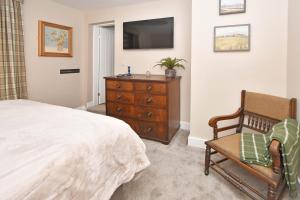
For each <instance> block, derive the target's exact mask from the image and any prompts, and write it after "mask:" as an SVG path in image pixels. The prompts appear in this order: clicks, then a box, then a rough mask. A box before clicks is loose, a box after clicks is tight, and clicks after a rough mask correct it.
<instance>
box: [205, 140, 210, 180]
mask: <svg viewBox="0 0 300 200" xmlns="http://www.w3.org/2000/svg"><path fill="white" fill-rule="evenodd" d="M209 164H210V147H209V146H208V145H206V150H205V170H204V174H205V175H206V176H208V175H209Z"/></svg>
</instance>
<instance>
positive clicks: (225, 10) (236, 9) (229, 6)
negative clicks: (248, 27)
mask: <svg viewBox="0 0 300 200" xmlns="http://www.w3.org/2000/svg"><path fill="white" fill-rule="evenodd" d="M219 1H220V2H219V4H220V5H219V14H220V15H229V14H237V13H245V12H246V0H219Z"/></svg>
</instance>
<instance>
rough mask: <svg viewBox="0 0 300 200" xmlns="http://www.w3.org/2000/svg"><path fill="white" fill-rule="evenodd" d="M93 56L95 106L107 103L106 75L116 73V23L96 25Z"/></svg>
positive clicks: (94, 28)
mask: <svg viewBox="0 0 300 200" xmlns="http://www.w3.org/2000/svg"><path fill="white" fill-rule="evenodd" d="M93 57H94V58H93V60H94V61H93V79H94V81H93V105H94V106H95V105H101V104H105V80H104V77H106V76H112V75H114V59H115V26H114V23H105V24H98V25H94V27H93Z"/></svg>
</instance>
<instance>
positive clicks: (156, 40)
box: [123, 17, 174, 49]
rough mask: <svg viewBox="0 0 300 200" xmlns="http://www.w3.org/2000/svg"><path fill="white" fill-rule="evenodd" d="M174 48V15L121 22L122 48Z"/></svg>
mask: <svg viewBox="0 0 300 200" xmlns="http://www.w3.org/2000/svg"><path fill="white" fill-rule="evenodd" d="M169 48H174V17H169V18H161V19H151V20H143V21H133V22H124V23H123V49H169Z"/></svg>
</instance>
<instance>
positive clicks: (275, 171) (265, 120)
mask: <svg viewBox="0 0 300 200" xmlns="http://www.w3.org/2000/svg"><path fill="white" fill-rule="evenodd" d="M296 105H297V102H296V99H286V98H281V97H275V96H270V95H265V94H258V93H253V92H246V91H242V97H241V107H240V108H239V109H238V111H237V112H236V113H234V114H232V115H224V116H218V117H213V118H212V119H210V121H209V125H210V126H211V127H212V128H213V133H214V139H213V140H210V141H207V142H206V143H205V144H206V156H205V175H208V174H209V169H210V168H211V169H213V170H215V171H216V172H217V173H219V174H220V175H221V176H223V177H224V178H225V179H226V180H227V181H229V182H230V183H232V184H233V185H234V186H235V187H237V188H238V189H239V190H241V191H242V192H244V193H245V194H246V195H248V196H249V197H250V198H252V199H260V198H262V199H267V200H275V199H279V198H280V195H281V193H282V191H283V188H284V186H285V185H286V183H285V181H284V172H283V167H282V162H281V154H280V146H281V145H280V143H279V142H278V141H276V140H273V141H272V143H271V145H270V147H269V151H270V153H271V155H272V158H273V166H272V167H263V166H259V165H254V164H247V163H244V162H241V161H240V133H241V132H242V131H243V128H248V129H252V130H254V131H255V132H260V133H263V134H265V133H267V132H269V130H270V129H271V128H272V127H273V125H274V124H276V123H278V122H280V121H282V120H283V119H285V118H294V119H295V118H296V110H297V109H296ZM233 119H237V120H236V121H237V123H236V124H234V125H230V126H226V127H221V128H220V127H218V122H220V121H224V120H233ZM231 129H235V133H234V134H232V135H227V136H224V137H219V133H221V132H224V131H227V130H231ZM214 154H221V155H222V157H224V158H223V159H219V160H217V161H214V160H213V159H211V156H212V155H214ZM228 160H231V161H233V162H235V163H236V164H238V165H239V166H240V167H242V168H244V169H245V170H247V171H248V172H249V173H251V174H252V175H254V176H255V177H257V178H258V179H259V180H261V181H263V182H265V183H266V184H267V185H268V193H267V196H266V195H264V194H261V193H260V192H259V191H257V190H256V189H255V188H254V187H252V186H250V185H249V184H247V183H246V182H245V181H243V180H241V179H240V178H239V177H238V176H237V175H236V174H235V173H233V172H231V171H229V170H228V169H226V167H223V166H221V163H223V162H225V161H228Z"/></svg>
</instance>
